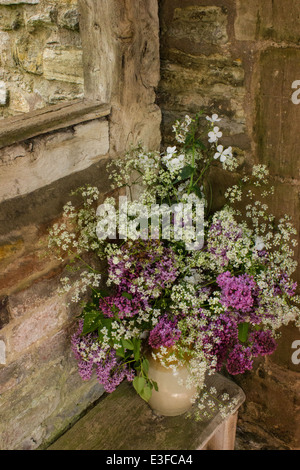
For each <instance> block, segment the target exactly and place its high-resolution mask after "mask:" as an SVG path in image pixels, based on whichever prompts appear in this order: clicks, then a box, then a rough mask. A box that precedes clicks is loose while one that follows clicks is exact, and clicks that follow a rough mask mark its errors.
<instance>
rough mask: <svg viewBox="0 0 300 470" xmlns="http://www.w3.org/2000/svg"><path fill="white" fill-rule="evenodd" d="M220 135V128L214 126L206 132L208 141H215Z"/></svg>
mask: <svg viewBox="0 0 300 470" xmlns="http://www.w3.org/2000/svg"><path fill="white" fill-rule="evenodd" d="M222 135H223V134H222V132H221V131H220V129H219V128H218V127H217V126H216V127H214V128H213V130H212V131H210V132H209V133H208V137H209V139H208V142H210V143H213V142H217V140H218V139H219V138H220V137H222Z"/></svg>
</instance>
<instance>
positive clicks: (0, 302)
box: [0, 0, 161, 450]
mask: <svg viewBox="0 0 300 470" xmlns="http://www.w3.org/2000/svg"><path fill="white" fill-rule="evenodd" d="M79 7H80V9H77V2H75V1H73V0H64V1H61V0H59V1H57V0H56V1H44V0H40V1H39V0H32V1H28V0H27V1H26V0H23V1H14V0H10V1H9V2H8V1H3V0H0V48H1V47H3V48H4V49H3V53H1V58H0V60H1V65H0V67H1V69H0V73H1V74H2V75H0V103H1V104H3V106H2V107H1V106H0V109H1V111H0V112H2V113H3V114H2V117H3V118H4V119H3V120H2V121H1V122H2V123H4V124H5V118H6V116H8V115H10V114H14V113H15V112H18V113H19V112H22V113H25V114H24V116H16V117H10V118H9V119H8V121H9V122H10V123H11V119H13V120H14V119H17V118H19V117H21V118H22V125H25V124H26V118H28V119H30V116H32V110H33V109H35V108H36V107H40V106H46V105H48V104H49V103H55V102H56V101H57V100H68V101H69V100H70V99H71V100H72V99H73V98H77V101H78V97H80V96H81V94H82V93H84V99H85V100H89V101H90V102H92V103H93V104H94V103H95V102H96V101H99V103H100V105H101V103H102V102H104V103H107V105H109V108H110V113H109V112H108V113H107V116H104V117H101V118H97V119H96V118H91V119H90V120H86V119H85V120H84V122H78V120H79V119H78V118H77V120H76V122H77V123H76V125H70V126H68V125H67V124H66V123H62V126H63V128H62V129H57V130H55V131H53V132H45V130H44V132H43V135H37V136H36V137H33V138H29V139H27V140H20V141H19V140H17V141H16V142H15V143H13V144H11V145H9V146H6V147H2V148H0V188H1V189H0V193H1V197H0V221H1V223H0V416H1V419H0V449H1V450H22V449H24V450H32V449H37V448H45V447H46V446H47V445H48V444H49V443H50V442H52V441H53V440H54V439H55V438H57V437H58V436H59V435H60V434H61V433H62V432H63V431H64V430H66V429H67V428H68V427H69V426H70V425H72V424H73V423H74V422H75V421H76V420H77V419H78V418H79V417H80V416H81V415H82V413H84V412H85V410H87V409H88V407H89V406H90V405H91V404H93V403H95V402H96V401H97V400H98V399H99V398H100V397H101V395H102V393H103V388H102V387H101V386H100V384H99V383H98V382H97V381H96V378H95V379H93V380H91V381H89V382H83V381H82V379H81V378H80V376H79V374H78V370H77V363H76V360H75V358H74V357H73V354H72V352H71V349H70V346H71V345H70V338H71V334H72V333H73V332H74V328H76V323H77V320H76V316H77V314H78V313H79V311H80V307H75V306H74V304H71V305H68V303H69V297H68V295H59V294H58V292H57V289H58V287H59V286H60V278H61V277H62V276H63V275H64V273H65V272H66V267H65V264H66V263H64V264H62V263H61V262H60V261H58V260H57V259H55V258H54V256H53V255H52V253H49V251H48V247H47V234H48V229H49V228H50V227H51V225H52V223H53V222H54V221H57V222H60V220H61V219H60V217H61V213H62V208H63V206H64V204H66V203H67V202H68V201H69V200H70V193H71V191H73V190H74V189H76V188H78V187H79V186H82V185H84V184H86V183H89V184H91V185H95V186H97V187H98V188H99V191H100V200H99V203H101V201H102V200H103V198H105V197H106V195H112V193H111V188H110V182H109V179H108V174H107V172H106V164H107V163H108V161H109V160H110V159H112V158H115V157H116V156H120V155H124V153H125V152H126V150H128V149H129V148H130V147H131V146H132V145H135V144H137V143H138V142H139V141H140V140H142V141H143V142H144V145H145V146H146V147H148V148H149V149H150V148H151V149H153V148H155V149H158V148H159V145H160V141H161V134H160V122H161V112H160V109H159V108H158V106H157V105H156V104H155V99H156V95H155V88H156V87H157V85H158V80H159V67H160V64H159V23H158V6H157V2H156V0H150V1H147V2H144V1H139V0H138V1H137V0H126V1H124V2H123V1H122V2H120V1H119V0H99V1H98V0H97V2H94V0H84V1H80V0H78V8H79ZM78 21H79V23H78ZM78 24H82V25H84V31H83V32H82V31H81V30H82V28H81V27H80V28H79V29H80V31H79V29H78ZM103 31H105V37H103V36H102V35H103V34H104V33H103ZM21 38H22V39H21ZM81 42H83V43H84V45H85V46H87V48H86V49H84V47H81ZM92 43H94V44H95V48H94V47H93V49H92V50H90V47H91V46H90V44H92ZM104 44H105V47H106V51H107V54H104V53H102V52H101V49H100V52H99V50H97V49H96V47H99V48H101V47H104ZM12 51H13V52H12ZM81 57H82V59H83V61H84V63H87V62H88V63H89V64H90V66H89V69H88V70H85V74H84V76H83V74H82V63H83V62H82V61H81ZM98 59H99V61H101V63H102V66H101V67H100V66H99V64H97V60H98ZM89 73H90V75H89ZM85 79H86V81H85ZM17 93H18V94H17ZM6 100H7V101H6ZM84 103H85V101H82V105H84ZM76 106H77V107H78V105H76ZM34 112H36V111H34ZM66 119H68V116H66ZM24 123H25V124H24ZM2 125H3V124H2ZM91 261H92V260H91ZM68 274H69V273H68Z"/></svg>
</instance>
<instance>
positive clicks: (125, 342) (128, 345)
mask: <svg viewBox="0 0 300 470" xmlns="http://www.w3.org/2000/svg"><path fill="white" fill-rule="evenodd" d="M122 344H123V347H124V348H125V349H130V350H131V351H133V349H134V345H133V343H132V341H130V339H122Z"/></svg>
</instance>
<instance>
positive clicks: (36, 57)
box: [13, 34, 43, 75]
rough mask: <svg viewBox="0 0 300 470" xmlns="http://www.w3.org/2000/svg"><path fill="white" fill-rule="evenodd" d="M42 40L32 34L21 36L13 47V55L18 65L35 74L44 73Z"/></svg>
mask: <svg viewBox="0 0 300 470" xmlns="http://www.w3.org/2000/svg"><path fill="white" fill-rule="evenodd" d="M42 50H43V46H42V42H41V41H40V40H39V39H37V38H36V37H34V36H33V35H30V34H23V35H22V36H20V37H19V38H18V39H17V40H16V42H15V45H14V48H13V57H14V60H15V62H16V64H17V65H19V66H21V67H22V68H23V69H24V70H25V71H26V72H29V73H32V74H34V75H42V74H43V51H42Z"/></svg>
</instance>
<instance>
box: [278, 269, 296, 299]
mask: <svg viewBox="0 0 300 470" xmlns="http://www.w3.org/2000/svg"><path fill="white" fill-rule="evenodd" d="M296 289H297V282H292V281H291V280H290V278H289V276H288V275H287V274H286V273H282V274H281V275H280V277H279V279H278V283H277V284H276V285H275V286H274V294H275V295H282V294H283V293H286V294H287V295H288V296H289V297H293V296H294V295H295V292H296Z"/></svg>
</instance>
